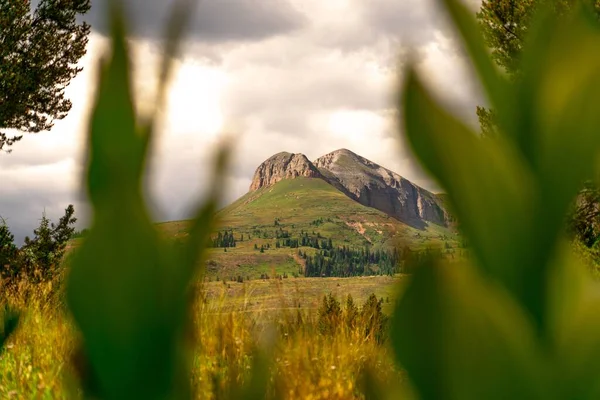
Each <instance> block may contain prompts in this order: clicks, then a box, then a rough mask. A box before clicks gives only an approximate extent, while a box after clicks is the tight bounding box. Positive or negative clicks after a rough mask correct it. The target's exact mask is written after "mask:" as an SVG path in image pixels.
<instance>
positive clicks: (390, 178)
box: [314, 149, 449, 227]
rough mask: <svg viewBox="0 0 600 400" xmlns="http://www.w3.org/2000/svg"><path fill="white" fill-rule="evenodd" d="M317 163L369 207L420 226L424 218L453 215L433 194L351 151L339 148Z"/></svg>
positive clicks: (440, 219)
mask: <svg viewBox="0 0 600 400" xmlns="http://www.w3.org/2000/svg"><path fill="white" fill-rule="evenodd" d="M314 165H315V166H316V167H317V168H318V169H319V171H320V172H321V174H322V175H324V176H325V177H326V179H327V180H328V181H329V182H330V183H331V184H332V185H334V186H335V187H336V188H338V189H339V190H341V191H342V192H344V193H346V195H348V196H350V197H351V198H353V199H354V200H356V201H358V202H359V203H361V204H363V205H365V206H368V207H373V208H375V209H378V210H380V211H383V212H384V213H386V214H388V215H390V216H392V217H394V218H396V219H399V220H401V221H403V222H406V223H408V224H410V225H413V226H416V227H421V226H423V225H424V221H427V222H433V223H435V224H438V225H444V226H446V225H447V224H448V221H449V216H448V214H447V212H446V211H445V209H444V207H443V205H442V202H441V200H440V199H439V198H438V197H437V196H435V195H434V194H433V193H431V192H429V191H427V190H425V189H423V188H421V187H419V186H417V185H415V184H413V183H412V182H410V181H409V180H407V179H405V178H403V177H402V176H400V175H398V174H397V173H395V172H393V171H390V170H388V169H386V168H384V167H382V166H380V165H378V164H376V163H374V162H372V161H369V160H367V159H366V158H363V157H361V156H359V155H357V154H355V153H353V152H351V151H349V150H346V149H341V150H336V151H334V152H332V153H329V154H327V155H325V156H323V157H320V158H318V159H317V160H315V162H314Z"/></svg>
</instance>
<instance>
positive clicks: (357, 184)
mask: <svg viewBox="0 0 600 400" xmlns="http://www.w3.org/2000/svg"><path fill="white" fill-rule="evenodd" d="M217 218H218V220H219V232H215V233H214V235H213V242H212V245H213V246H215V248H213V249H211V250H210V252H209V260H208V262H207V266H208V271H209V275H210V276H213V277H215V278H216V277H217V276H219V277H227V278H228V279H231V278H234V277H235V278H236V279H247V278H257V277H261V276H262V277H265V276H266V275H269V276H273V275H285V276H291V275H302V274H307V275H308V276H323V275H324V276H333V275H335V276H340V275H341V276H348V275H357V274H358V275H369V274H380V273H389V272H390V265H391V264H392V263H397V262H400V259H401V258H402V257H403V256H404V255H403V254H402V250H401V251H400V254H398V252H397V251H395V249H404V248H410V249H411V250H412V251H424V250H425V249H431V248H441V249H443V250H444V251H446V252H448V251H450V252H452V251H453V250H452V249H454V248H456V247H458V243H459V241H458V240H459V238H458V236H457V234H456V233H455V232H454V231H453V230H452V229H451V227H449V226H448V221H450V217H449V215H448V213H447V212H446V210H445V208H444V206H443V201H442V199H440V198H438V197H437V196H436V195H435V194H433V193H430V192H428V191H426V190H425V189H422V188H420V187H418V186H416V185H414V184H412V183H411V182H409V181H408V180H406V179H404V178H402V177H401V176H400V175H398V174H396V173H394V172H392V171H389V170H387V169H385V168H383V167H381V166H379V165H377V164H375V163H372V162H370V161H369V160H366V159H364V158H362V157H360V156H358V155H356V154H354V153H352V152H350V151H348V150H339V151H337V152H333V153H330V154H328V155H326V156H324V157H321V158H319V159H317V160H316V161H315V162H314V163H312V162H310V161H309V160H308V159H307V158H306V156H304V155H302V154H292V153H278V154H276V155H274V156H272V157H270V158H269V159H268V160H266V161H265V162H263V163H262V164H261V165H260V166H259V167H258V168H257V170H256V172H255V174H254V178H253V180H252V183H251V185H250V190H249V192H248V193H246V194H245V195H244V196H242V197H241V198H239V199H238V200H236V201H235V202H233V203H232V204H230V205H228V206H227V207H225V208H223V209H222V210H220V211H219V212H218V213H217ZM159 228H160V229H161V230H162V231H163V232H165V233H166V234H167V235H169V236H171V237H175V238H177V237H180V236H182V235H185V234H186V229H187V223H186V222H185V221H177V222H167V223H163V224H159Z"/></svg>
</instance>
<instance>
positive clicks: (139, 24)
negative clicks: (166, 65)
mask: <svg viewBox="0 0 600 400" xmlns="http://www.w3.org/2000/svg"><path fill="white" fill-rule="evenodd" d="M123 3H124V4H125V10H126V12H127V15H128V17H129V19H130V21H131V23H132V26H133V30H132V34H133V35H134V36H136V37H138V38H140V37H141V38H147V39H160V38H161V37H162V34H163V32H164V27H165V25H166V20H167V18H168V16H169V14H168V13H169V10H170V9H171V6H172V5H173V3H174V1H173V0H166V1H165V0H126V1H124V2H123ZM107 4H108V2H107V1H106V0H95V1H93V2H92V9H91V10H90V12H89V15H88V16H86V17H85V18H84V19H86V20H88V22H90V23H91V24H92V27H93V28H94V29H96V30H97V31H98V32H100V33H103V34H106V33H107V31H108V24H107V21H106V7H107ZM304 22H305V19H304V17H303V16H302V15H301V14H300V13H298V12H297V11H296V10H295V9H294V8H293V7H292V6H291V5H290V4H289V3H287V2H286V1H285V0H278V1H271V0H266V1H265V0H199V4H198V5H197V10H196V12H195V14H194V17H193V18H192V20H191V27H190V29H191V30H190V32H189V35H190V36H191V38H192V39H197V40H202V41H206V42H226V41H242V42H244V41H254V40H262V39H265V38H267V37H270V36H276V35H281V34H286V33H289V32H291V31H294V30H297V29H299V28H301V27H302V25H303V24H304Z"/></svg>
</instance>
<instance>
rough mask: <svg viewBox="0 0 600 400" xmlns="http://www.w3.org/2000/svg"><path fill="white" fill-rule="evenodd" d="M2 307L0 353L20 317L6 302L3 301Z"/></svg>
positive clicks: (17, 324)
mask: <svg viewBox="0 0 600 400" xmlns="http://www.w3.org/2000/svg"><path fill="white" fill-rule="evenodd" d="M3 308H4V309H3V310H2V334H1V335H0V354H1V352H2V350H3V349H4V344H5V343H6V341H7V340H8V338H9V337H10V335H12V334H13V333H14V332H15V330H16V329H17V327H18V326H19V319H20V318H21V313H20V312H19V311H18V310H16V309H15V308H13V307H11V306H9V305H8V304H6V303H5V304H4V307H3Z"/></svg>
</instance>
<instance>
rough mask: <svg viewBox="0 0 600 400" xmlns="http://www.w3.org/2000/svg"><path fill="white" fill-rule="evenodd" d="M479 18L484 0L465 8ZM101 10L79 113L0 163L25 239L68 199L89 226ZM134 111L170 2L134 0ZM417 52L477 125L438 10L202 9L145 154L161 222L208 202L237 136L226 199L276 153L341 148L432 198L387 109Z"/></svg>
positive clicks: (312, 5)
mask: <svg viewBox="0 0 600 400" xmlns="http://www.w3.org/2000/svg"><path fill="white" fill-rule="evenodd" d="M465 1H467V3H468V4H469V6H471V7H472V9H473V10H474V11H475V10H476V9H477V5H478V3H479V0H465ZM103 3H104V2H103V1H100V0H92V10H91V11H90V13H89V15H87V16H86V19H87V20H88V21H89V22H90V23H91V24H92V28H93V29H92V33H91V38H90V43H89V47H88V52H87V55H86V56H85V57H84V58H83V59H82V60H81V65H82V66H83V68H84V70H83V72H82V73H81V74H79V76H78V77H77V78H76V79H75V80H74V81H73V82H72V83H71V85H70V86H69V88H68V91H67V93H68V96H69V98H71V100H72V101H73V104H74V105H73V108H72V110H71V112H70V114H69V115H68V117H67V118H65V119H64V120H62V121H58V122H57V123H56V125H55V127H54V128H53V129H52V131H50V132H44V133H40V134H36V135H32V134H29V135H25V138H24V139H23V140H22V141H21V142H19V143H17V145H16V146H15V147H14V150H13V152H12V153H11V154H4V153H0V182H1V183H2V184H1V186H0V190H1V191H2V192H1V193H0V216H2V217H3V218H5V219H6V221H7V223H8V225H9V226H10V228H11V230H12V231H13V233H14V234H15V236H16V239H17V241H18V242H21V241H22V240H23V238H24V237H25V235H27V234H31V232H32V230H33V228H34V227H35V226H36V225H37V223H38V220H39V218H40V216H41V213H42V212H43V211H44V210H45V211H46V214H47V215H48V216H49V217H50V218H52V219H58V218H59V217H60V215H62V213H63V210H64V208H65V207H66V206H67V205H68V204H70V203H72V204H74V205H75V209H76V211H78V214H79V216H80V217H83V218H82V221H83V222H84V221H85V212H86V206H85V204H86V203H85V193H84V192H82V190H81V176H82V172H83V167H84V165H83V148H82V144H83V142H84V137H85V133H86V124H87V118H88V116H89V111H90V105H91V98H92V95H93V93H94V87H95V81H94V79H95V76H96V73H95V71H96V66H97V62H98V58H99V57H100V56H101V55H102V54H104V52H106V50H107V39H106V31H107V30H106V25H107V24H106V21H105V18H104V17H103V16H104V13H105V9H104V4H103ZM125 3H126V4H127V10H128V15H129V16H130V17H131V20H132V22H133V30H132V32H130V37H131V45H132V48H133V63H134V70H135V71H134V73H135V85H134V88H135V93H136V96H137V98H136V102H137V105H138V107H139V110H140V111H143V110H144V107H145V105H147V104H148V103H149V102H150V101H152V91H153V88H154V85H155V79H154V77H155V75H156V63H157V61H158V60H159V58H160V55H161V47H160V38H161V32H162V29H161V28H162V27H163V25H164V21H165V17H166V15H167V10H168V7H169V5H170V4H172V0H169V1H165V0H129V1H126V2H125ZM409 54H411V55H412V56H413V58H414V59H416V60H418V63H419V68H420V70H421V71H422V74H423V76H425V77H426V79H427V81H428V83H429V84H430V86H431V87H432V88H434V89H435V92H436V93H437V94H438V95H439V97H440V98H441V99H442V100H443V101H444V102H445V104H447V105H448V106H449V107H451V108H452V109H453V110H454V111H455V112H457V113H459V114H461V115H462V116H463V117H464V118H465V119H467V120H468V121H470V122H472V123H474V121H475V115H474V113H475V105H476V104H479V103H480V102H481V98H480V97H481V96H480V95H479V91H478V88H477V87H476V85H475V84H474V83H473V81H472V80H471V79H470V78H469V77H470V74H471V71H470V69H469V68H470V67H469V66H468V65H467V63H466V61H465V59H464V56H463V53H462V50H461V49H460V47H459V46H458V45H457V42H456V40H455V35H454V33H453V32H452V31H451V30H450V29H449V27H448V24H447V20H446V17H445V15H444V13H443V12H441V11H440V9H439V7H437V5H436V1H435V0H327V1H322V0H203V1H201V2H200V4H199V6H198V10H197V13H196V15H195V18H194V19H193V24H192V26H191V28H190V31H189V32H188V41H187V44H186V46H185V51H184V54H182V56H181V57H180V59H179V60H178V62H177V67H176V72H175V75H174V79H173V82H172V85H171V90H170V95H169V101H168V107H167V109H165V110H164V112H163V113H161V118H160V121H161V123H160V135H159V138H158V140H157V143H156V146H155V149H154V152H153V154H152V162H151V166H152V175H151V179H150V182H151V190H150V192H151V193H152V197H153V200H152V209H153V210H154V211H153V212H154V217H155V218H156V220H160V221H165V220H174V219H182V218H185V217H186V216H187V215H188V212H189V210H190V208H191V206H192V205H193V204H194V202H195V200H196V199H198V198H199V197H201V196H202V192H203V188H204V185H205V182H206V181H207V176H209V174H210V165H211V160H212V155H213V151H214V148H215V146H216V145H217V143H218V142H219V138H220V136H221V135H222V134H223V132H224V131H233V133H234V134H235V135H236V137H237V141H236V142H237V144H236V148H235V157H234V162H233V165H232V166H231V170H230V173H229V177H228V179H227V182H226V184H227V193H228V196H227V201H232V200H234V199H235V198H237V197H239V196H241V195H243V194H244V193H246V191H247V190H248V186H249V185H250V180H251V178H252V175H253V173H254V170H255V168H256V167H257V166H258V164H260V163H261V162H262V161H263V160H264V159H266V158H268V157H269V156H271V155H273V154H275V153H277V152H280V151H288V152H293V153H304V154H306V155H307V156H308V158H309V159H315V158H317V157H319V156H321V155H324V154H326V153H328V152H330V151H333V150H336V149H339V148H347V149H350V150H352V151H354V152H356V153H358V154H360V155H362V156H364V157H366V158H368V159H370V160H372V161H374V162H377V163H379V164H381V165H383V166H385V167H388V168H390V169H392V170H394V171H396V172H398V173H399V174H401V175H403V176H405V177H406V178H407V179H410V180H412V181H413V182H415V183H417V184H419V185H421V186H423V187H425V188H428V189H431V190H437V187H436V185H435V182H433V181H432V180H430V179H429V178H428V177H427V176H426V175H425V174H423V172H422V171H420V170H419V168H418V167H417V164H416V163H415V162H414V159H413V157H412V156H411V155H410V151H409V150H408V149H407V147H406V145H405V144H404V143H403V142H402V140H401V134H400V133H399V132H398V128H397V126H396V124H395V122H394V110H395V106H396V105H395V104H394V103H393V101H392V96H393V94H394V90H395V89H396V87H395V84H396V82H397V81H398V73H397V67H398V66H399V65H400V66H402V65H403V63H405V62H406V59H407V57H408V55H409Z"/></svg>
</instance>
